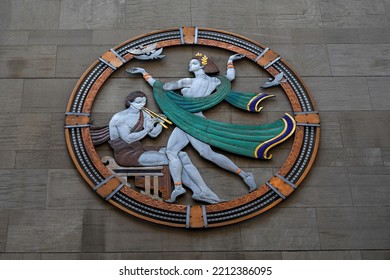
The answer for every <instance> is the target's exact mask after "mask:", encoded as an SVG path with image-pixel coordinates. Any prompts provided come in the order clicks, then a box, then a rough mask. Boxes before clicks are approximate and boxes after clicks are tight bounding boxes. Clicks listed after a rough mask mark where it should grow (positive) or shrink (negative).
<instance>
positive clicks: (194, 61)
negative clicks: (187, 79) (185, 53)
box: [188, 59, 203, 72]
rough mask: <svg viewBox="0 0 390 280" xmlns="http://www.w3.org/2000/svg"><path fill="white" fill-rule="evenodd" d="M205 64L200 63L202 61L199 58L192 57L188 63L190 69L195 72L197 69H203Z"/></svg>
mask: <svg viewBox="0 0 390 280" xmlns="http://www.w3.org/2000/svg"><path fill="white" fill-rule="evenodd" d="M202 68H203V66H202V65H200V61H199V60H197V59H191V60H190V63H189V65H188V71H190V72H195V71H196V70H199V69H202Z"/></svg>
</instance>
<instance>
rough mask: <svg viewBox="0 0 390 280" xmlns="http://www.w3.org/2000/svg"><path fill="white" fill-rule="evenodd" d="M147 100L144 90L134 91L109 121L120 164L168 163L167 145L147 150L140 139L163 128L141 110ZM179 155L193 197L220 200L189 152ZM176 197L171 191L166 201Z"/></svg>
mask: <svg viewBox="0 0 390 280" xmlns="http://www.w3.org/2000/svg"><path fill="white" fill-rule="evenodd" d="M146 101H147V99H146V95H145V94H144V93H143V92H140V91H134V92H131V93H130V94H129V95H128V96H127V98H126V101H125V105H126V107H127V109H126V110H123V111H120V112H118V113H116V114H115V115H114V116H113V117H112V118H111V120H110V122H109V136H110V140H109V144H110V146H111V147H112V149H113V150H114V157H115V161H116V162H117V164H119V165H121V166H155V165H168V163H169V161H168V158H167V155H166V154H165V149H161V150H160V151H150V150H145V148H144V146H143V144H142V142H141V139H143V138H144V137H146V136H150V137H157V136H158V135H159V134H160V133H161V131H162V126H161V125H160V124H161V120H159V119H157V118H152V117H151V116H150V115H149V114H147V113H145V112H144V111H143V110H142V109H143V108H144V106H145V105H146ZM179 159H180V161H181V163H182V165H183V170H182V178H183V182H180V183H182V184H184V185H185V186H187V187H188V188H190V189H191V190H192V192H193V195H192V198H193V199H194V200H198V201H202V202H207V203H218V202H221V201H222V200H221V199H220V198H219V197H218V196H217V195H216V194H215V193H214V192H213V191H211V189H210V188H209V187H208V186H207V185H206V183H205V182H204V180H203V178H202V177H201V175H200V173H199V171H198V169H197V168H196V167H195V166H194V165H193V163H192V162H191V160H190V158H189V156H188V155H187V153H186V152H183V151H181V152H180V153H179ZM174 192H175V191H174ZM175 199H176V195H175V194H172V196H171V199H169V200H167V202H174V201H175Z"/></svg>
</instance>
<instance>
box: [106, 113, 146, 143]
mask: <svg viewBox="0 0 390 280" xmlns="http://www.w3.org/2000/svg"><path fill="white" fill-rule="evenodd" d="M139 114H143V112H138V113H137V114H130V113H129V112H128V111H126V110H125V111H121V112H119V113H116V114H115V115H114V116H113V117H112V119H111V121H110V123H109V128H110V139H111V140H115V139H117V138H119V137H120V135H119V131H118V129H119V128H126V129H128V132H129V133H130V131H131V130H132V129H133V127H134V126H135V125H136V124H137V123H138V121H139V117H140V116H139ZM144 117H145V115H144ZM144 119H145V118H144Z"/></svg>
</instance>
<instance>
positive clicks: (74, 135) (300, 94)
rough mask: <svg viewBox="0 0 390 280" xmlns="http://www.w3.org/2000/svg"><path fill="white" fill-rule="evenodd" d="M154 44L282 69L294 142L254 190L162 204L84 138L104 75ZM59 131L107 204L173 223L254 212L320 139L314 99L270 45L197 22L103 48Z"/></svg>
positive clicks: (217, 220)
mask: <svg viewBox="0 0 390 280" xmlns="http://www.w3.org/2000/svg"><path fill="white" fill-rule="evenodd" d="M153 43H156V44H157V48H162V47H170V46H180V45H203V46H211V47H217V48H221V49H226V50H229V51H232V52H234V53H240V54H245V55H246V58H248V59H250V60H252V61H253V62H254V63H256V64H257V65H258V66H259V67H261V68H262V69H264V70H265V71H267V72H268V73H269V74H270V75H272V76H273V77H275V76H276V75H277V74H279V73H283V75H284V78H285V79H286V82H285V83H281V84H280V85H281V87H282V89H283V90H284V92H285V94H286V95H287V97H288V99H289V101H290V104H291V106H292V110H293V112H294V118H295V120H296V124H297V127H296V131H295V135H294V141H293V145H292V148H291V151H290V154H289V155H288V157H287V159H286V161H285V162H284V163H283V165H282V166H281V168H280V169H279V171H278V172H277V173H276V174H275V175H274V176H273V177H272V178H270V179H269V180H268V181H267V182H266V183H264V184H263V185H262V186H260V187H259V189H258V190H256V191H254V192H251V193H249V194H247V195H244V196H242V197H239V198H236V199H233V200H230V201H227V202H222V203H218V204H212V205H181V204H169V203H166V202H163V201H158V200H155V199H152V198H150V197H147V196H145V195H142V194H140V193H138V192H137V191H135V190H133V189H131V188H129V187H128V186H127V185H125V184H123V183H122V182H121V181H120V180H119V179H118V178H116V177H115V176H114V175H112V174H111V172H110V171H109V170H108V169H107V167H106V166H105V165H104V164H103V163H102V161H101V159H100V158H99V156H98V154H97V152H96V150H95V148H94V146H93V144H92V139H91V134H90V116H91V110H92V105H93V102H94V99H95V97H96V96H97V94H98V92H99V90H100V88H101V87H102V85H103V84H104V83H105V81H106V80H107V79H108V78H109V77H110V76H111V75H112V74H113V73H114V72H115V71H116V70H118V69H119V68H120V67H121V66H122V65H124V64H125V63H126V62H128V61H130V60H131V59H132V58H133V55H132V54H130V53H128V52H127V50H130V49H133V48H137V47H140V46H145V45H148V44H153ZM65 138H66V143H67V147H68V150H69V153H70V155H71V158H72V160H73V162H74V164H75V165H76V167H77V169H78V171H79V172H80V174H81V175H82V177H83V178H84V179H85V181H86V182H87V183H88V184H89V185H90V187H91V188H92V190H93V191H95V192H96V193H97V194H98V195H99V196H101V197H102V198H103V199H105V200H106V201H108V202H109V203H111V204H113V205H114V206H116V207H118V208H120V209H122V210H123V211H125V212H127V213H130V214H131V215H133V216H136V217H139V218H141V219H144V220H147V221H150V222H153V223H157V224H163V225H167V226H173V227H183V228H207V227H218V226H224V225H229V224H234V223H237V222H240V221H243V220H247V219H249V218H252V217H254V216H257V215H259V214H261V213H263V212H265V211H267V210H269V209H270V208H272V207H274V206H275V205H277V204H279V203H280V202H281V201H283V200H284V199H286V198H287V197H288V196H290V195H291V194H292V193H293V192H294V191H295V189H296V188H297V187H298V186H299V184H300V183H301V182H302V180H303V179H304V178H305V176H306V175H307V173H308V172H309V170H310V168H311V166H312V165H313V162H314V159H315V157H316V154H317V151H318V147H319V139H320V118H319V114H318V111H317V108H316V104H315V102H314V100H313V98H312V96H311V94H310V92H309V90H308V88H307V86H306V85H305V83H304V82H303V81H302V79H301V78H300V77H299V76H298V74H297V73H296V72H295V71H294V70H293V69H292V68H291V67H290V66H289V65H288V64H287V63H286V61H284V59H283V58H281V56H280V55H279V54H277V53H276V52H275V51H273V50H271V49H270V48H266V47H264V46H262V45H260V44H258V43H256V42H254V41H252V40H250V39H248V38H245V37H242V36H240V35H237V34H234V33H230V32H226V31H221V30H216V29H210V28H198V27H180V28H174V29H167V30H161V31H156V32H153V33H148V34H144V35H141V36H138V37H136V38H133V39H130V40H128V41H126V42H123V43H122V44H120V45H118V46H116V47H114V48H112V49H110V50H108V51H107V52H105V53H104V54H102V55H101V56H100V57H99V59H98V60H96V61H95V62H94V63H93V64H92V65H91V66H90V67H89V68H88V69H87V70H86V71H85V73H84V74H83V75H82V76H81V78H80V79H79V81H78V82H77V84H76V86H75V88H74V90H73V92H72V94H71V97H70V99H69V102H68V106H67V109H66V113H65Z"/></svg>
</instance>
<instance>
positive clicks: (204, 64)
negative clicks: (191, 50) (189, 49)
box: [188, 53, 219, 74]
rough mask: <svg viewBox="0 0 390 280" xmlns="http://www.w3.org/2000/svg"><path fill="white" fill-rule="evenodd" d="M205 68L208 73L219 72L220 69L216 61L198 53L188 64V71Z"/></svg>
mask: <svg viewBox="0 0 390 280" xmlns="http://www.w3.org/2000/svg"><path fill="white" fill-rule="evenodd" d="M199 69H203V71H204V72H205V73H206V74H217V73H218V72H219V69H218V67H217V65H215V63H214V62H213V61H212V60H211V59H209V58H208V57H207V56H206V55H203V54H201V53H197V54H196V55H195V56H194V57H193V58H192V59H191V60H190V63H189V65H188V71H190V72H194V71H196V70H199Z"/></svg>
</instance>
